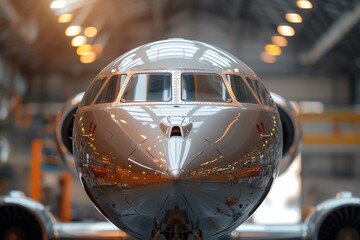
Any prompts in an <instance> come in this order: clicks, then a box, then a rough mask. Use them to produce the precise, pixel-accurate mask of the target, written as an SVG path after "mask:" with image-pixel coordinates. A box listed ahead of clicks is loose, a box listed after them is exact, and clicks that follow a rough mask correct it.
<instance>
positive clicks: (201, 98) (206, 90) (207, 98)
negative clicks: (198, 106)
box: [181, 73, 231, 102]
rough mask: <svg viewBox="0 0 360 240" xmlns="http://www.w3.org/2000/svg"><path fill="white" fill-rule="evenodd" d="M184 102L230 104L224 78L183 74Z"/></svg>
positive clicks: (215, 75)
mask: <svg viewBox="0 0 360 240" xmlns="http://www.w3.org/2000/svg"><path fill="white" fill-rule="evenodd" d="M181 85H182V86H181V87H182V94H181V99H182V100H183V101H196V102H230V101H231V98H230V96H229V94H228V92H227V90H226V87H225V84H224V81H223V79H222V77H221V76H220V75H218V74H202V73H183V74H182V75H181Z"/></svg>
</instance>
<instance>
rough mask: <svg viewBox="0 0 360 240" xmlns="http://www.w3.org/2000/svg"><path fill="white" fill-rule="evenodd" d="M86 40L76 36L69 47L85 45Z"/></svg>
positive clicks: (83, 37)
mask: <svg viewBox="0 0 360 240" xmlns="http://www.w3.org/2000/svg"><path fill="white" fill-rule="evenodd" d="M86 42H87V38H86V37H85V36H81V35H80V36H76V37H74V38H73V39H72V40H71V46H73V47H79V46H81V45H83V44H86Z"/></svg>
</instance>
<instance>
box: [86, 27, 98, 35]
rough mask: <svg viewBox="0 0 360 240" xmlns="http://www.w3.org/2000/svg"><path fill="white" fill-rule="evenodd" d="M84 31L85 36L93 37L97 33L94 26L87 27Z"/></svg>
mask: <svg viewBox="0 0 360 240" xmlns="http://www.w3.org/2000/svg"><path fill="white" fill-rule="evenodd" d="M84 33H85V36H87V37H95V36H96V34H97V29H96V27H87V28H86V29H85V32H84Z"/></svg>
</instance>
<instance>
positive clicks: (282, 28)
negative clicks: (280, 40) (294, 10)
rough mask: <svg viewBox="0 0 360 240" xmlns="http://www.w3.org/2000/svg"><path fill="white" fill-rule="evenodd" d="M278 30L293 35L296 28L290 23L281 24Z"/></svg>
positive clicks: (286, 34) (284, 34) (285, 34)
mask: <svg viewBox="0 0 360 240" xmlns="http://www.w3.org/2000/svg"><path fill="white" fill-rule="evenodd" d="M277 31H278V33H279V34H280V35H283V36H286V37H292V36H294V35H295V29H294V28H293V27H291V26H289V25H279V26H278V28H277Z"/></svg>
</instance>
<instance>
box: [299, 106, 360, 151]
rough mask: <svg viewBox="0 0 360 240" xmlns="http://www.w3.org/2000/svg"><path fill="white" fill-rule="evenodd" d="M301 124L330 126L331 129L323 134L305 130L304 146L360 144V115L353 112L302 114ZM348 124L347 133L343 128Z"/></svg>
mask: <svg viewBox="0 0 360 240" xmlns="http://www.w3.org/2000/svg"><path fill="white" fill-rule="evenodd" d="M301 122H302V124H303V125H305V124H319V123H322V124H326V123H327V124H329V125H330V128H329V129H327V131H323V132H321V133H316V134H315V133H311V132H309V131H306V128H303V129H304V134H303V143H304V144H352V145H354V144H355V145H357V144H360V114H358V113H352V112H334V113H322V114H302V115H301ZM345 124H347V127H348V129H350V130H351V131H349V130H348V131H345V130H344V129H343V128H342V126H343V125H345Z"/></svg>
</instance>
